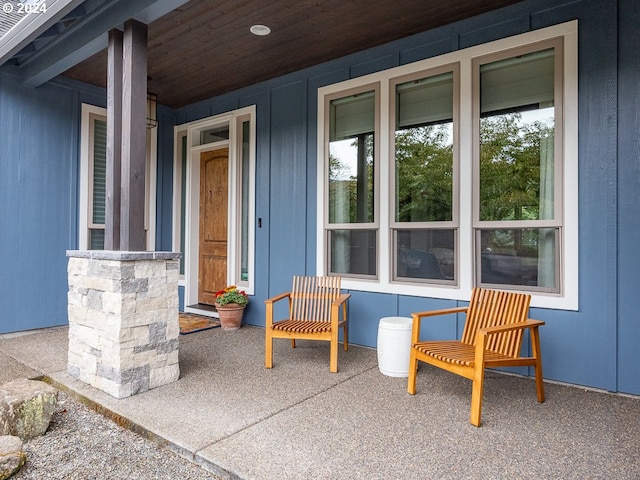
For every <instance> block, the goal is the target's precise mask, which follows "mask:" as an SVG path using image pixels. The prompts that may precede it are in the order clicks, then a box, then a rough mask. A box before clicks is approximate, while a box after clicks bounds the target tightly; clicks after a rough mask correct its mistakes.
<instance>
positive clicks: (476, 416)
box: [471, 366, 484, 427]
mask: <svg viewBox="0 0 640 480" xmlns="http://www.w3.org/2000/svg"><path fill="white" fill-rule="evenodd" d="M473 376H474V378H473V388H472V390H471V424H472V425H475V426H476V427H479V426H480V416H481V415H482V391H483V389H484V368H482V366H480V367H476V368H475V372H474V375H473Z"/></svg>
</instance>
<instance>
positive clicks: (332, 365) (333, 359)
mask: <svg viewBox="0 0 640 480" xmlns="http://www.w3.org/2000/svg"><path fill="white" fill-rule="evenodd" d="M330 343H331V353H330V358H329V371H330V372H331V373H336V372H337V371H338V332H335V333H332V335H331V341H330Z"/></svg>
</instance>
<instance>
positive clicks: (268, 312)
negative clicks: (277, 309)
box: [264, 292, 291, 330]
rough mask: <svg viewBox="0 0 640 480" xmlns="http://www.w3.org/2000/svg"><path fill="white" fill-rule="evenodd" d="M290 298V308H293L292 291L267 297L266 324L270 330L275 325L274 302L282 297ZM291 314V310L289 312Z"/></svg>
mask: <svg viewBox="0 0 640 480" xmlns="http://www.w3.org/2000/svg"><path fill="white" fill-rule="evenodd" d="M285 298H288V299H289V310H291V292H286V293H281V294H280V295H276V296H275V297H271V298H267V299H266V300H265V301H264V303H265V305H266V306H267V308H266V311H265V322H264V326H265V328H266V329H267V330H268V329H270V328H271V327H272V326H273V304H274V303H275V302H278V301H280V300H282V299H285ZM289 314H291V312H289Z"/></svg>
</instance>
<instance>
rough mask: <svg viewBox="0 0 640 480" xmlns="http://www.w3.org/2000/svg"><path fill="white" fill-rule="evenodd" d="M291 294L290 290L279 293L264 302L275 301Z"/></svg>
mask: <svg viewBox="0 0 640 480" xmlns="http://www.w3.org/2000/svg"><path fill="white" fill-rule="evenodd" d="M290 295H291V292H285V293H281V294H280V295H276V296H275V297H271V298H267V299H266V300H265V301H264V303H275V302H277V301H279V300H282V299H283V298H287V297H289V296H290Z"/></svg>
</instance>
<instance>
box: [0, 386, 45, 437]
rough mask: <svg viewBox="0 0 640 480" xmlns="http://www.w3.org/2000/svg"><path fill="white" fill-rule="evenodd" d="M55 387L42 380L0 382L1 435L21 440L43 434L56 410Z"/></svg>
mask: <svg viewBox="0 0 640 480" xmlns="http://www.w3.org/2000/svg"><path fill="white" fill-rule="evenodd" d="M57 401H58V390H56V389H55V388H53V387H52V386H51V385H48V384H47V383H45V382H40V381H37V380H27V379H20V380H14V381H12V382H9V383H5V384H4V385H2V386H0V435H14V436H17V437H20V438H21V439H22V440H23V441H24V440H28V439H30V438H33V437H37V436H39V435H43V434H44V433H45V432H46V431H47V428H49V422H50V421H51V417H52V416H53V414H54V412H55V407H56V403H57Z"/></svg>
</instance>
